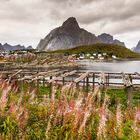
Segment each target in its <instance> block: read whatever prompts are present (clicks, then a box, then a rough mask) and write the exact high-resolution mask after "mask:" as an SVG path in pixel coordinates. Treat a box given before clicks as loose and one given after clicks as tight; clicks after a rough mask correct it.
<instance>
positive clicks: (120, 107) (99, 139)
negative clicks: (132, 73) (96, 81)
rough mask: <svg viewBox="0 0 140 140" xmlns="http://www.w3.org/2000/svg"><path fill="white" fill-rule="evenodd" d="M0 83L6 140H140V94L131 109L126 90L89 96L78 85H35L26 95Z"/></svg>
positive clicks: (1, 131) (1, 134)
mask: <svg viewBox="0 0 140 140" xmlns="http://www.w3.org/2000/svg"><path fill="white" fill-rule="evenodd" d="M18 88H19V87H18V85H17V86H15V85H14V84H13V83H12V81H11V82H10V83H8V82H6V81H3V80H0V91H1V94H0V104H1V106H0V139H1V140H21V139H22V140H52V139H53V140H87V139H88V140H138V139H140V131H139V130H140V107H139V106H138V99H139V98H140V91H136V92H135V93H134V98H133V107H132V108H131V109H130V108H129V107H127V103H126V97H125V91H124V89H108V90H101V89H100V87H96V88H95V91H92V90H91V91H89V92H88V93H87V92H85V91H84V90H83V87H81V88H80V87H79V88H77V86H76V85H74V84H67V85H64V86H62V85H59V84H58V83H57V84H53V86H52V88H51V91H52V94H51V97H50V98H49V93H50V84H48V85H46V86H45V87H42V86H40V87H39V90H38V89H37V87H36V86H35V85H33V87H32V88H33V91H32V92H29V91H28V90H29V89H30V87H29V84H25V85H24V88H23V91H22V92H21V90H20V89H18Z"/></svg>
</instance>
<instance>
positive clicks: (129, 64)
mask: <svg viewBox="0 0 140 140" xmlns="http://www.w3.org/2000/svg"><path fill="white" fill-rule="evenodd" d="M78 63H79V64H81V65H82V66H81V67H80V69H81V70H92V71H102V72H132V73H133V72H140V61H116V60H113V61H93V60H80V61H78Z"/></svg>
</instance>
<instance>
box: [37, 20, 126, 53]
mask: <svg viewBox="0 0 140 140" xmlns="http://www.w3.org/2000/svg"><path fill="white" fill-rule="evenodd" d="M96 43H107V44H118V45H121V46H125V44H124V43H123V42H120V41H119V40H114V39H113V36H111V35H109V34H106V33H104V34H102V35H99V36H98V37H97V36H95V35H94V34H92V33H90V32H88V31H86V30H84V29H82V28H80V27H79V25H78V22H77V20H76V19H75V18H74V17H70V18H69V19H67V20H66V21H65V22H64V23H63V24H62V26H60V27H58V28H56V29H54V30H52V31H51V32H50V33H49V34H48V35H47V36H46V37H45V38H44V39H41V41H40V42H39V44H38V46H37V49H38V50H46V51H47V50H60V49H69V48H74V47H76V46H79V45H89V44H96Z"/></svg>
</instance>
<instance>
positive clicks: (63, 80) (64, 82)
mask: <svg viewBox="0 0 140 140" xmlns="http://www.w3.org/2000/svg"><path fill="white" fill-rule="evenodd" d="M64 85H65V77H63V86H64Z"/></svg>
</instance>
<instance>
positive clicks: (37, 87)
mask: <svg viewBox="0 0 140 140" xmlns="http://www.w3.org/2000/svg"><path fill="white" fill-rule="evenodd" d="M36 82H37V85H36V86H37V93H38V94H39V80H38V79H37V81H36Z"/></svg>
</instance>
